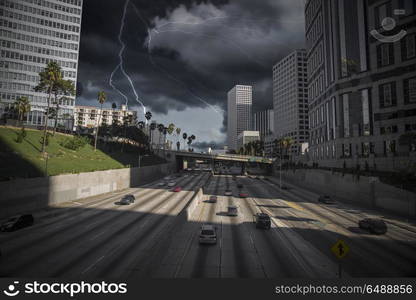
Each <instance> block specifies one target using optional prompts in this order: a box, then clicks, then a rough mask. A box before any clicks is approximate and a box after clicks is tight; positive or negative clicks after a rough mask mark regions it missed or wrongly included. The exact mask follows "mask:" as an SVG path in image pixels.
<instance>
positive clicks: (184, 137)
mask: <svg viewBox="0 0 416 300" xmlns="http://www.w3.org/2000/svg"><path fill="white" fill-rule="evenodd" d="M187 137H188V135H187V134H186V132H184V133H183V134H182V138H183V149H185V140H186V138H187Z"/></svg>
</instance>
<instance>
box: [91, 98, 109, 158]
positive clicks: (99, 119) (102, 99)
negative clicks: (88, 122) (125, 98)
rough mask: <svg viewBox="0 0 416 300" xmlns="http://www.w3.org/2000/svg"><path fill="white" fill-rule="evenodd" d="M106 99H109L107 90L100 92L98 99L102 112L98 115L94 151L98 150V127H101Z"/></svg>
mask: <svg viewBox="0 0 416 300" xmlns="http://www.w3.org/2000/svg"><path fill="white" fill-rule="evenodd" d="M106 99H107V95H106V94H105V92H103V91H100V92H98V95H97V101H98V103H100V114H99V115H98V123H97V130H96V131H95V141H94V151H96V150H97V140H98V129H99V126H100V122H101V115H102V113H103V104H104V102H105V100H106Z"/></svg>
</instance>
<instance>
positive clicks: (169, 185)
mask: <svg viewBox="0 0 416 300" xmlns="http://www.w3.org/2000/svg"><path fill="white" fill-rule="evenodd" d="M175 185H176V182H173V181H171V182H169V183H168V187H174V186H175Z"/></svg>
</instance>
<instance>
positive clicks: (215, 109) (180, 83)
mask: <svg viewBox="0 0 416 300" xmlns="http://www.w3.org/2000/svg"><path fill="white" fill-rule="evenodd" d="M132 6H133V8H134V11H135V12H136V14H137V16H138V17H139V19H140V20H141V21H142V23H143V24H144V25H145V26H146V28H147V32H148V39H147V54H148V57H149V61H150V63H151V64H152V65H153V66H154V67H155V68H156V69H158V70H159V71H161V72H163V73H164V74H165V75H166V76H167V77H169V78H170V79H172V80H173V81H175V82H176V83H178V84H179V85H180V86H182V87H183V88H184V89H186V90H187V91H188V93H189V94H190V95H191V96H193V97H194V98H196V99H197V100H199V101H201V102H202V103H204V104H205V105H207V106H208V107H210V108H211V109H212V110H213V111H215V112H216V113H217V114H220V115H222V112H223V110H222V109H218V108H216V107H215V106H213V105H211V104H209V103H208V102H207V101H205V100H204V99H203V98H201V97H200V96H198V95H197V94H195V93H194V92H193V91H192V90H191V89H189V88H188V86H187V85H186V84H185V83H184V82H183V81H181V80H179V79H177V78H176V77H175V76H173V75H172V74H170V73H169V72H168V71H167V70H165V69H164V68H162V67H160V66H159V65H158V64H156V62H155V61H154V60H153V57H152V53H151V43H152V30H154V31H155V32H156V33H158V32H159V31H158V30H157V29H152V30H151V29H150V28H149V26H148V24H147V22H146V20H145V19H144V18H143V17H142V15H141V14H140V12H139V10H138V9H137V7H136V6H135V5H134V4H132ZM215 18H217V17H215ZM210 19H213V18H210ZM207 20H208V19H207ZM168 23H173V22H168ZM166 24H167V23H165V24H163V25H166Z"/></svg>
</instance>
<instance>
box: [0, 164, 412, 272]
mask: <svg viewBox="0 0 416 300" xmlns="http://www.w3.org/2000/svg"><path fill="white" fill-rule="evenodd" d="M160 181H161V180H160ZM160 181H157V182H153V183H151V184H148V185H146V186H143V187H140V188H131V189H128V190H125V191H122V192H117V193H112V194H106V195H102V196H99V197H92V198H88V199H84V200H82V201H74V202H68V203H65V204H62V205H59V206H56V207H52V208H48V209H46V210H42V211H37V212H34V217H35V220H36V221H35V225H34V226H32V227H28V228H25V229H22V230H18V231H16V232H12V233H1V234H0V250H1V252H2V257H1V258H0V276H2V277H28V278H30V277H63V278H77V279H78V278H143V277H147V278H175V277H176V278H208V277H209V278H279V277H293V278H336V277H338V276H339V275H340V274H339V265H340V264H341V276H342V277H408V276H412V277H414V276H416V257H415V253H416V227H414V226H412V225H410V224H408V223H407V222H406V220H402V219H398V218H392V217H388V216H384V215H381V214H380V213H376V212H373V211H368V210H365V209H359V208H357V207H352V206H348V205H346V204H341V203H336V204H333V205H325V204H322V203H318V202H317V197H318V195H316V194H315V193H313V192H311V191H308V190H305V189H303V188H301V187H297V186H291V185H289V184H287V183H285V185H286V186H288V187H289V188H290V189H289V190H280V189H279V185H278V180H276V179H274V178H270V179H269V180H266V179H264V178H263V179H260V178H250V177H242V176H237V177H234V178H233V177H232V176H231V175H216V176H212V177H210V176H209V174H208V173H202V172H201V173H194V174H193V175H186V176H183V175H182V176H180V177H178V178H175V179H174V181H175V182H176V185H177V186H181V187H182V188H183V190H182V191H180V192H177V193H175V192H172V189H171V188H168V187H166V186H164V187H162V186H159V185H158V183H159V182H160ZM238 183H241V184H242V185H243V188H242V189H241V190H240V189H238V187H237V184H238ZM200 187H203V190H204V196H203V198H204V199H203V201H202V202H201V203H200V204H199V205H198V206H197V207H196V209H195V210H194V211H193V213H192V215H190V216H188V215H187V213H186V211H185V210H184V208H185V207H186V205H187V203H188V202H189V201H190V200H191V198H192V196H193V195H194V192H195V191H197V189H198V188H200ZM227 189H230V190H232V192H233V196H225V195H224V192H225V190H227ZM240 192H245V193H248V194H249V197H248V198H239V197H238V194H239V193H240ZM125 194H134V195H135V197H136V201H135V202H134V203H133V204H130V205H125V206H122V205H117V204H115V202H117V201H119V200H120V199H121V198H122V196H123V195H125ZM210 195H217V197H218V201H217V203H209V202H208V201H207V200H208V198H209V196H210ZM229 205H236V206H237V207H238V216H235V217H231V216H227V214H226V212H227V207H228V206H229ZM257 212H264V213H267V214H268V215H269V216H271V217H272V227H271V229H270V230H264V229H256V227H255V225H254V223H253V214H255V213H257ZM374 215H375V216H378V217H383V218H384V219H385V220H386V221H387V224H388V233H387V234H385V235H379V236H378V235H371V234H369V233H367V232H364V231H362V230H360V229H359V228H358V227H357V222H358V220H360V219H362V218H364V217H368V216H374ZM202 224H212V225H214V226H215V227H216V231H217V243H216V244H215V245H200V244H199V242H198V237H199V229H200V226H201V225H202ZM339 239H341V240H343V241H344V242H345V243H346V244H347V245H348V247H349V252H348V253H347V255H346V256H345V257H344V258H342V259H338V258H336V257H335V256H334V254H333V253H332V252H331V251H330V248H331V247H332V245H333V244H335V242H336V241H337V240H339Z"/></svg>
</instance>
